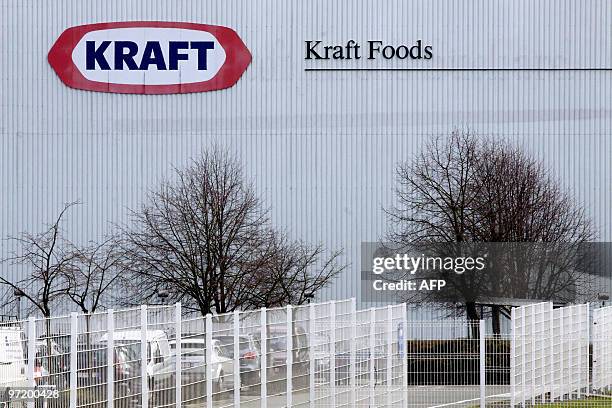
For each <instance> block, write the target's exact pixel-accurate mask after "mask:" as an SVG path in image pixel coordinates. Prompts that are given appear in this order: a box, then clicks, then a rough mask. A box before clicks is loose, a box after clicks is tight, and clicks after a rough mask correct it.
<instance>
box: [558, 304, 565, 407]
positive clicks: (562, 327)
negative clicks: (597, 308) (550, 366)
mask: <svg viewBox="0 0 612 408" xmlns="http://www.w3.org/2000/svg"><path fill="white" fill-rule="evenodd" d="M564 315H565V308H564V307H562V308H561V309H559V329H560V330H559V331H560V333H561V334H560V336H559V337H560V341H559V343H560V346H561V358H560V359H559V361H560V366H561V389H560V391H559V395H560V398H559V399H560V400H561V401H563V400H564V399H565V398H564V395H565V364H564V361H565V358H563V353H564V350H565V324H564V321H565V320H564Z"/></svg>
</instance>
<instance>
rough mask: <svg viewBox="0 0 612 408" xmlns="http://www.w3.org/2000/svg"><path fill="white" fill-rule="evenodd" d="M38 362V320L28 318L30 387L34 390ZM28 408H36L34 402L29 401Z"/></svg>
mask: <svg viewBox="0 0 612 408" xmlns="http://www.w3.org/2000/svg"><path fill="white" fill-rule="evenodd" d="M35 361H36V320H34V317H31V316H30V317H29V318H28V373H27V374H28V375H27V377H28V386H29V387H32V388H34V387H35V386H36V379H35V378H34V364H35ZM27 407H28V408H34V400H28V402H27Z"/></svg>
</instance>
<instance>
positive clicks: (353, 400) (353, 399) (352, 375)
mask: <svg viewBox="0 0 612 408" xmlns="http://www.w3.org/2000/svg"><path fill="white" fill-rule="evenodd" d="M356 349H357V300H356V299H355V298H352V299H351V340H350V356H349V381H350V384H349V385H350V390H351V391H350V392H351V395H350V406H351V407H354V406H355V405H356V404H357V390H356V388H357V378H356V375H357V370H356V367H355V364H356V361H355V360H356V354H357V353H356Z"/></svg>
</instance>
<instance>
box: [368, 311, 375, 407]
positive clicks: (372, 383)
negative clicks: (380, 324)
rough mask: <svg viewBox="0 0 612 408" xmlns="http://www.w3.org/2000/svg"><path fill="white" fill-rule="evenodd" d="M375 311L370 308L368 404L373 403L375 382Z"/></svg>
mask: <svg viewBox="0 0 612 408" xmlns="http://www.w3.org/2000/svg"><path fill="white" fill-rule="evenodd" d="M375 322H376V311H375V309H374V308H371V309H370V341H369V343H370V349H369V353H368V354H369V357H368V360H369V361H368V363H369V368H370V384H369V385H370V387H369V395H370V406H371V407H373V406H375V405H374V386H375V384H376V379H375V378H374V365H375V364H376V355H375V353H376V326H375Z"/></svg>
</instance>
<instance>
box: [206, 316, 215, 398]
mask: <svg viewBox="0 0 612 408" xmlns="http://www.w3.org/2000/svg"><path fill="white" fill-rule="evenodd" d="M204 336H205V337H206V341H205V343H204V347H205V348H206V350H205V354H206V406H207V407H208V408H212V406H213V387H212V376H213V368H214V367H213V365H212V351H213V347H212V315H211V314H210V313H209V314H207V315H206V333H205V335H204Z"/></svg>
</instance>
